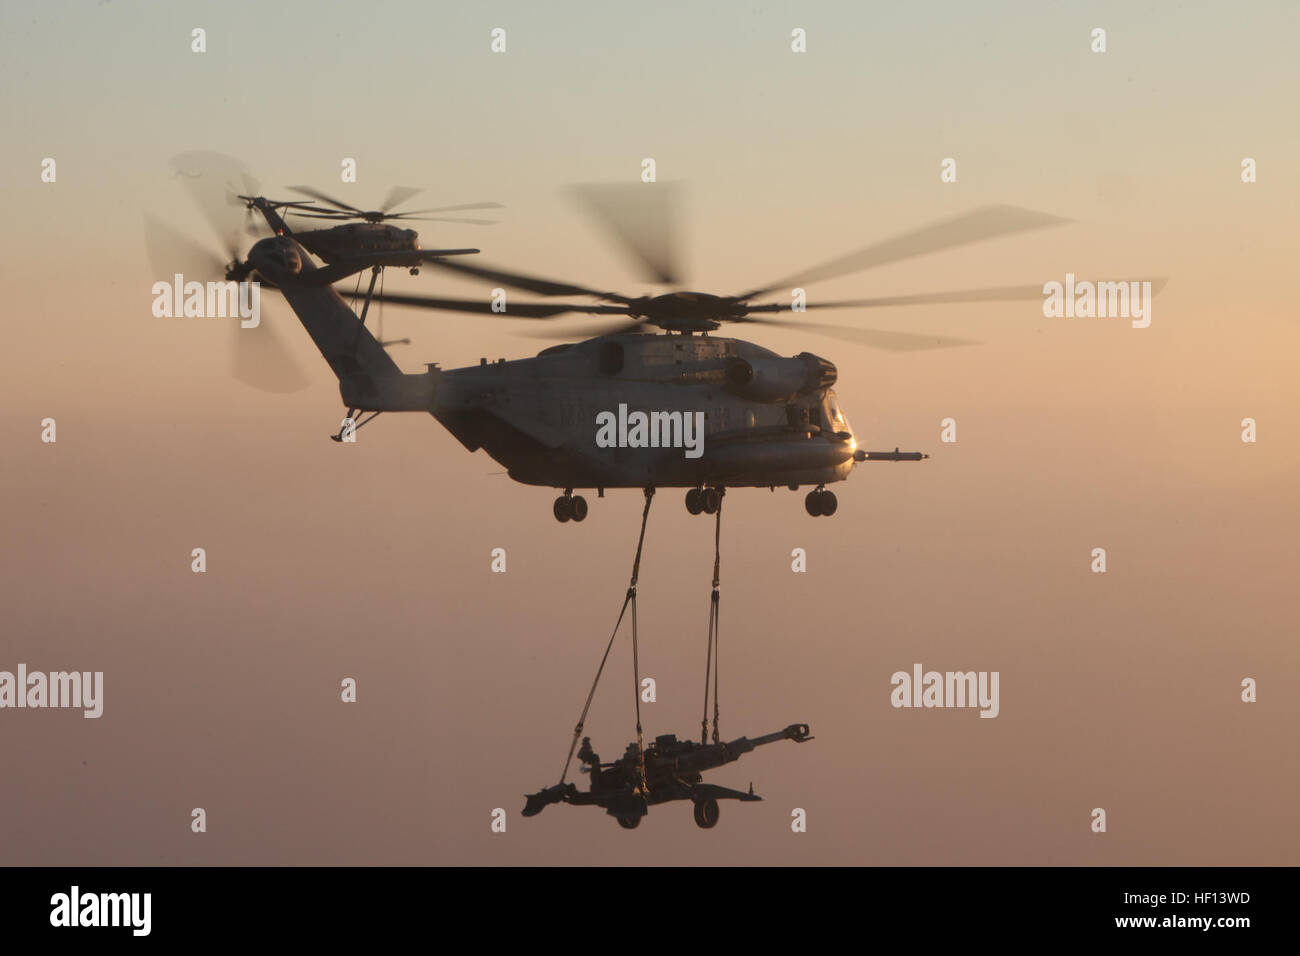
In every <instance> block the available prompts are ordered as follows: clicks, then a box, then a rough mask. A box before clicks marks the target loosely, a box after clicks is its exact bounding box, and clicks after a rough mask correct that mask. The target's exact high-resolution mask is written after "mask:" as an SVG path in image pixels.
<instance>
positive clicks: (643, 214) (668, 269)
mask: <svg viewBox="0 0 1300 956" xmlns="http://www.w3.org/2000/svg"><path fill="white" fill-rule="evenodd" d="M570 192H571V194H572V195H574V196H575V197H576V198H577V199H578V200H579V202H580V203H581V204H582V205H583V206H585V207H586V208H587V210H588V211H589V212H590V213H591V214H592V215H593V216H594V217H595V218H596V220H597V221H598V222H599V223H600V224H601V225H603V226H604V227H605V228H606V229H608V230H609V231H610V232H611V233H613V235H614V236H615V238H617V239H618V240H619V242H621V243H622V244H623V248H624V249H626V250H627V251H628V252H629V253H631V255H632V257H633V258H634V260H635V261H636V264H637V265H638V266H639V267H640V269H641V271H642V272H643V273H644V274H645V276H646V278H647V279H648V280H649V281H651V282H658V283H662V284H664V285H676V284H678V282H680V281H681V273H680V271H679V269H678V263H677V260H676V255H677V246H678V236H677V219H678V209H679V206H680V204H681V198H680V197H681V189H680V187H679V186H678V184H676V183H588V184H585V185H575V186H571V187H570Z"/></svg>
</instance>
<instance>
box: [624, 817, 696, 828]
mask: <svg viewBox="0 0 1300 956" xmlns="http://www.w3.org/2000/svg"><path fill="white" fill-rule="evenodd" d="M618 825H619V826H621V827H622V828H623V829H624V830H635V829H636V828H637V827H638V826H640V825H641V818H640V817H619V818H618ZM701 825H702V824H701Z"/></svg>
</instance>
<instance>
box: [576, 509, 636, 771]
mask: <svg viewBox="0 0 1300 956" xmlns="http://www.w3.org/2000/svg"><path fill="white" fill-rule="evenodd" d="M654 494H655V490H654V487H653V486H651V487H647V488H646V490H645V509H644V510H643V511H642V512H641V534H640V536H639V537H638V538H637V541H636V557H635V558H634V559H633V561H632V580H631V582H630V583H629V584H628V586H627V596H626V597H624V598H623V609H622V610H620V611H619V612H618V620H617V621H616V622H615V623H614V631H613V633H612V634H610V635H609V643H608V644H606V645H605V653H604V655H603V656H602V657H601V659H600V666H599V667H598V668H596V679H595V680H593V681H592V682H591V690H589V691H587V702H586V703H585V704H583V705H582V714H581V716H579V717H578V724H577V726H576V727H574V728H573V740H572V741H570V743H569V755H568V756H567V757H565V758H564V770H563V771H562V772H561V773H560V783H564V778H565V777H567V776H568V775H569V764H570V763H572V761H573V751H574V750H575V749H576V748H577V746H578V738H579V737H581V736H582V728H583V725H584V724H585V723H586V721H587V711H588V710H590V709H591V701H592V698H593V697H595V696H596V685H597V684H599V683H600V675H601V674H602V673H604V671H605V662H606V661H607V660H609V652H610V649H611V648H613V646H614V638H615V637H617V636H618V629H619V628H620V627H621V626H622V624H623V616H624V615H625V614H627V609H628V606H629V605H630V606H631V608H632V677H633V679H634V680H635V682H636V687H635V694H634V695H633V697H634V699H635V700H636V742H637V749H638V750H639V751H640V754H641V756H640V760H641V792H646V790H647V787H646V782H645V748H644V747H642V746H641V743H642V732H641V677H640V670H639V663H638V661H637V633H636V581H637V577H638V575H640V573H641V548H642V546H643V545H644V544H645V526H646V520H647V519H648V518H649V517H650V502H651V501H652V500H653V499H654Z"/></svg>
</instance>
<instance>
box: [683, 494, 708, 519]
mask: <svg viewBox="0 0 1300 956" xmlns="http://www.w3.org/2000/svg"><path fill="white" fill-rule="evenodd" d="M686 510H687V511H689V512H690V513H691V514H693V515H697V514H699V513H700V512H701V511H703V510H704V489H703V488H692V489H690V490H689V491H687V492H686Z"/></svg>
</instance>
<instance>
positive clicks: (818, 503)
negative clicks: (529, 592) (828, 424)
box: [557, 491, 822, 518]
mask: <svg viewBox="0 0 1300 956" xmlns="http://www.w3.org/2000/svg"><path fill="white" fill-rule="evenodd" d="M803 506H804V507H805V508H807V509H808V513H809V514H810V515H812V516H813V517H814V518H816V517H817V516H818V515H819V514H821V513H822V493H821V492H820V491H810V492H808V497H807V498H804V500H803ZM557 517H558V516H557Z"/></svg>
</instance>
